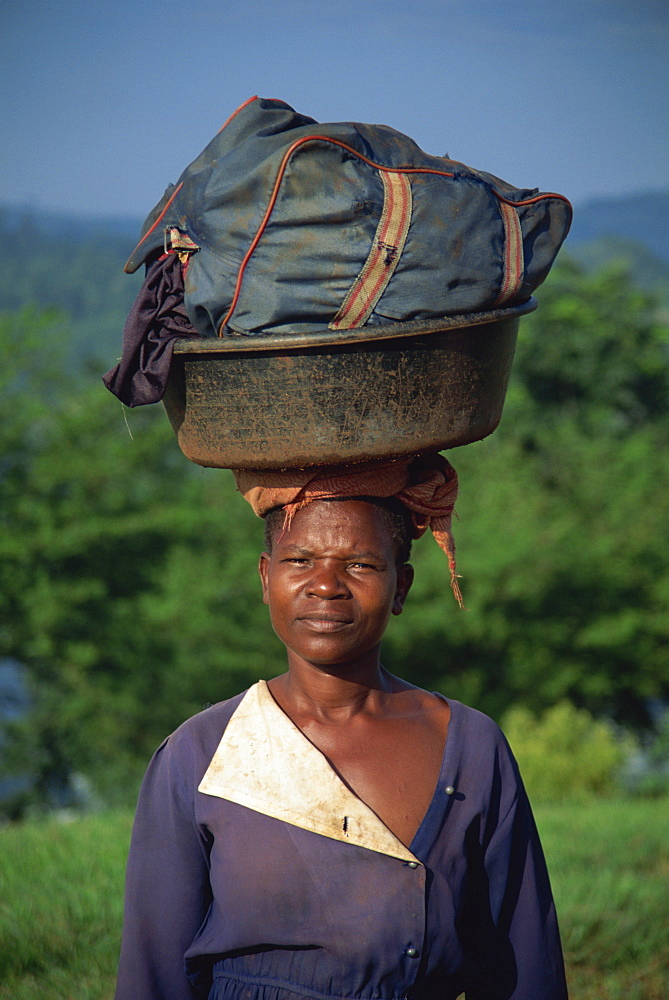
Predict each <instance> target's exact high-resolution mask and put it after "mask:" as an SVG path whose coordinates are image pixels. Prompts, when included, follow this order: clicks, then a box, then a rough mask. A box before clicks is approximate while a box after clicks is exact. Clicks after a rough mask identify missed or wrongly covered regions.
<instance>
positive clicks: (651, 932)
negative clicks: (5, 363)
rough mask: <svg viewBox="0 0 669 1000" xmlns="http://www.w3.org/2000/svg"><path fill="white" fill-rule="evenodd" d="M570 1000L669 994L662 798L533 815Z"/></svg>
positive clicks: (667, 851)
mask: <svg viewBox="0 0 669 1000" xmlns="http://www.w3.org/2000/svg"><path fill="white" fill-rule="evenodd" d="M536 816H537V823H538V826H539V830H540V833H541V839H542V842H543V845H544V850H545V853H546V857H547V858H548V865H549V869H550V873H551V882H552V885H553V893H554V895H555V901H556V906H557V911H558V917H559V920H560V927H561V931H562V939H563V947H564V951H565V958H566V962H567V973H568V978H569V984H570V991H571V995H572V997H573V998H574V1000H666V998H667V997H669V891H668V885H669V878H668V876H669V837H667V831H669V800H667V799H664V800H642V799H634V798H627V799H622V800H614V801H598V802H594V803H591V804H588V805H575V804H570V805H559V806H558V805H554V806H548V805H542V806H541V808H538V807H537V809H536Z"/></svg>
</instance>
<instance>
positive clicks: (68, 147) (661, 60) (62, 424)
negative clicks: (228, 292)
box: [0, 0, 669, 1000]
mask: <svg viewBox="0 0 669 1000" xmlns="http://www.w3.org/2000/svg"><path fill="white" fill-rule="evenodd" d="M0 32H1V34H2V38H3V58H2V60H1V62H0V81H1V83H0V86H1V87H2V94H3V100H2V113H1V114H2V136H3V138H2V143H1V144H0V220H1V222H2V232H3V233H4V238H3V240H2V241H1V246H0V257H1V263H2V266H1V269H0V311H1V315H0V340H1V348H0V349H1V350H2V356H3V363H2V368H1V370H0V580H1V596H0V757H1V759H2V761H1V762H2V773H1V776H0V814H1V815H2V816H3V817H4V818H5V819H6V820H14V821H16V820H24V819H26V818H27V819H31V818H32V819H33V820H34V819H35V818H36V817H40V816H43V815H45V814H48V813H51V812H53V811H54V810H55V811H56V812H60V813H62V810H64V809H68V810H82V811H86V810H88V811H92V810H101V809H105V810H108V809H110V808H112V807H113V808H120V809H127V808H128V807H129V806H131V805H132V803H133V802H134V799H135V796H136V792H137V788H138V783H139V780H140V778H141V774H142V772H143V769H144V767H145V765H146V762H147V759H148V757H149V755H150V754H151V752H152V750H153V749H154V747H155V746H156V745H157V744H158V743H159V742H160V741H161V739H162V738H163V737H164V736H165V735H166V734H167V733H168V732H170V731H171V729H173V728H174V727H175V726H177V725H178V724H179V723H180V722H181V721H183V719H185V718H186V717H187V716H189V715H191V714H193V713H194V712H196V711H199V710H200V709H201V708H202V707H204V706H205V705H206V704H209V703H212V702H216V701H218V700H220V699H222V698H226V697H228V696H230V695H232V694H234V693H236V692H238V691H239V690H241V689H243V688H244V687H245V686H247V685H248V684H249V683H251V682H252V681H254V680H255V679H256V678H258V677H269V676H271V675H272V674H275V673H278V672H281V671H282V670H283V669H284V663H283V653H282V649H281V648H280V647H279V644H278V642H277V641H276V640H275V639H274V637H273V634H272V632H271V629H270V626H269V623H268V620H267V615H266V609H265V608H264V606H263V605H262V604H261V602H260V591H259V585H258V582H257V577H256V569H255V567H256V562H257V555H258V552H259V551H260V548H261V536H262V531H261V529H262V525H261V523H260V522H259V521H257V520H256V519H255V518H254V516H253V514H252V513H251V511H250V509H249V508H247V506H246V505H245V503H244V502H243V501H242V500H241V498H240V497H239V495H238V494H236V493H235V490H234V484H233V481H232V477H231V475H230V473H228V472H225V471H215V470H203V469H200V468H197V467H195V466H190V465H189V463H188V462H187V461H186V459H185V458H183V456H182V455H181V453H180V451H179V449H178V447H177V445H176V442H175V440H174V438H173V435H172V432H171V430H170V428H169V425H168V423H167V419H166V417H165V415H164V413H163V411H162V407H161V406H155V407H149V408H144V409H137V410H132V411H124V410H123V408H122V407H121V405H120V403H118V401H117V400H116V399H115V398H114V397H112V396H111V395H110V394H109V393H108V392H107V391H106V390H105V389H104V387H103V386H102V383H101V381H100V375H101V374H102V373H103V372H104V371H106V370H107V369H108V368H110V367H112V365H113V364H114V363H115V361H116V359H117V358H118V356H119V353H120V343H121V333H122V328H123V322H124V318H125V315H126V314H127V311H128V309H129V307H130V305H131V303H132V301H133V299H134V296H135V295H136V293H137V290H138V288H139V285H140V283H141V280H142V276H141V275H134V276H132V277H129V276H127V275H125V274H124V273H123V270H122V268H123V263H124V261H125V259H126V258H127V256H128V255H129V253H130V251H131V250H132V248H133V246H134V245H135V242H136V240H137V238H138V235H139V230H140V228H141V224H142V221H143V219H144V217H145V216H146V215H147V214H148V212H149V210H150V209H151V208H152V207H153V205H154V204H155V203H156V202H157V201H158V200H159V198H160V197H161V195H162V193H163V190H164V188H165V187H166V186H167V184H169V183H171V182H174V181H176V179H177V178H178V176H179V174H180V173H181V171H182V170H183V168H184V167H185V166H186V165H187V164H188V163H189V162H190V161H191V160H192V159H193V158H194V157H195V156H196V155H197V153H199V151H200V150H201V149H202V148H203V147H204V146H205V145H206V143H207V142H208V141H209V140H210V139H211V138H212V136H213V135H214V133H215V132H216V131H217V130H218V128H219V127H220V125H221V124H222V123H223V121H224V120H225V119H226V118H227V117H228V115H229V114H230V113H231V112H232V111H233V110H234V109H235V108H236V107H237V106H238V105H239V104H240V103H241V102H242V101H244V100H246V98H248V97H249V96H251V95H252V94H260V95H262V96H267V97H277V98H281V99H283V100H285V101H287V102H288V103H289V104H292V105H293V106H294V107H295V108H296V109H297V110H299V111H301V112H303V113H305V114H308V115H311V116H312V117H314V118H315V119H317V120H319V121H340V120H358V121H368V122H383V123H385V124H388V125H391V126H393V127H395V128H397V129H399V130H401V131H403V132H406V133H408V134H409V135H411V136H412V137H413V138H414V139H415V140H416V141H417V142H418V143H419V144H420V145H421V146H422V147H423V148H424V149H425V150H426V151H427V152H430V153H436V154H444V153H448V155H449V156H451V157H453V158H454V159H459V160H462V161H464V162H465V163H468V164H470V165H471V166H474V167H477V168H479V169H483V170H487V171H489V172H492V173H494V174H497V175H498V176H500V177H503V178H504V179H505V180H508V181H510V182H511V183H513V184H514V185H517V186H519V187H539V188H540V189H541V190H543V191H551V190H553V191H557V192H559V193H561V194H565V195H566V196H567V197H569V198H570V200H571V201H572V202H573V204H574V210H575V217H574V226H573V229H572V232H571V234H570V236H569V238H568V240H567V243H566V244H565V247H564V249H563V251H562V252H561V254H560V257H559V260H558V264H557V265H556V267H555V268H554V271H553V273H552V274H551V276H550V278H549V280H548V281H547V282H546V284H545V285H544V286H543V287H542V288H540V289H539V291H538V293H537V299H538V301H539V309H538V311H537V312H536V313H535V314H533V315H532V316H531V317H529V318H526V319H525V320H523V321H522V324H521V335H520V338H519V346H518V351H517V355H516V362H515V368H514V374H513V379H512V384H511V387H510V389H509V394H508V398H507V405H506V409H505V414H504V417H503V420H502V424H501V426H500V428H499V430H498V431H496V432H495V434H494V435H493V436H492V437H490V438H489V439H488V440H486V441H483V442H480V443H478V444H475V445H469V446H467V447H465V448H463V449H456V450H455V451H454V452H452V453H450V455H449V458H451V460H452V461H453V463H454V464H455V466H456V468H457V469H458V471H459V474H460V482H461V498H460V501H459V504H458V513H459V521H458V522H457V523H456V526H455V532H456V542H457V545H458V566H459V570H460V572H461V573H462V576H463V580H462V587H463V592H464V595H465V601H466V604H467V607H468V609H469V610H468V611H466V612H461V611H459V610H458V608H457V606H456V605H455V603H454V602H453V601H452V599H451V597H450V589H449V586H448V572H447V568H446V567H445V565H444V560H443V557H442V556H441V554H440V553H439V551H438V550H437V549H436V546H432V545H430V544H429V542H427V541H422V542H419V543H417V544H416V546H415V553H414V559H413V561H414V563H415V565H416V567H417V574H418V575H417V583H416V586H415V589H414V591H413V592H412V595H411V598H410V601H409V603H408V605H407V609H406V612H405V614H404V615H403V616H402V617H401V618H400V619H397V620H396V621H394V622H393V624H392V627H391V630H390V632H389V634H388V638H387V642H386V645H385V650H384V662H385V663H386V665H387V666H388V667H389V668H390V669H391V670H394V671H396V672H398V673H400V674H402V676H404V677H406V678H407V679H409V680H411V681H413V682H414V683H417V684H420V685H423V686H427V687H428V688H430V689H433V690H438V691H441V692H443V693H445V694H447V695H448V696H451V697H455V698H459V699H461V700H464V701H466V702H468V703H469V704H471V705H474V706H475V707H477V708H480V709H481V710H482V711H485V712H487V713H489V714H491V715H493V716H494V717H495V718H496V719H497V720H499V721H501V722H502V723H503V724H504V726H505V729H506V731H507V732H508V734H509V736H510V739H511V742H512V745H513V746H514V749H515V750H516V752H517V754H518V756H519V758H520V760H521V765H522V767H523V770H524V772H525V775H526V780H527V783H528V785H529V787H530V791H531V793H533V796H534V798H535V800H536V801H537V802H538V803H541V802H546V803H548V804H549V805H548V806H547V808H552V806H550V803H555V802H556V801H557V800H568V801H569V802H572V803H580V804H581V805H582V804H583V803H584V802H591V801H593V800H603V799H604V798H606V797H608V798H609V799H610V800H611V801H619V797H620V796H623V797H624V800H625V801H630V800H631V799H633V800H634V801H635V802H637V803H643V802H645V801H650V800H651V799H654V800H657V801H660V800H661V801H663V802H665V804H666V798H665V797H664V796H666V790H667V786H668V783H669V774H668V767H669V723H668V721H667V705H668V700H669V532H668V531H667V526H668V524H669V517H668V514H669V499H668V498H669V490H668V488H667V484H668V483H669V450H668V448H667V444H668V443H669V441H668V438H669V420H668V417H669V366H668V363H667V362H668V360H669V329H668V327H669V241H668V239H667V232H669V177H668V175H667V169H666V164H667V162H669V131H668V129H667V125H668V115H667V111H668V104H669V70H668V62H667V59H666V52H667V42H668V40H669V15H668V11H667V6H666V3H665V2H664V0H634V2H632V0H555V2H552V3H550V4H549V3H541V2H539V3H537V2H529V0H508V2H502V0H469V2H464V0H414V2H413V3H410V4H407V3H400V2H399V0H386V2H381V0H357V2H356V0H339V2H338V3H337V4H327V3H321V2H317V0H284V2H283V3H282V4H277V3H273V2H270V0H246V2H238V0H218V2H214V0H192V2H188V0H184V2H183V3H176V2H174V0H162V2H156V0H145V2H143V3H141V4H137V3H134V2H132V3H131V2H127V0H115V2H112V0H97V2H95V3H90V2H83V0H50V2H49V0H42V2H40V0H22V2H21V3H19V2H18V0H5V2H4V3H3V4H2V6H0ZM616 797H618V798H616ZM665 815H666V811H665ZM569 822H570V823H571V822H572V820H570V821H569ZM614 822H615V821H614ZM644 857H645V855H644ZM643 864H644V865H646V867H647V860H646V861H644V862H643ZM645 906H646V914H647V913H648V912H649V910H648V907H649V906H650V904H649V903H648V902H646V904H645ZM665 915H666V908H665ZM593 919H594V918H593ZM660 922H661V921H660ZM574 933H575V934H576V932H574ZM620 935H621V938H620V940H621V941H623V939H626V940H627V941H628V942H629V939H630V932H629V927H627V929H625V927H623V928H622V929H621V931H620ZM577 936H578V935H577ZM579 940H580V944H578V941H576V938H574V942H576V943H573V948H574V949H576V948H577V944H578V946H579V947H580V946H582V945H583V940H582V939H579ZM602 947H604V946H602ZM606 947H607V948H609V951H608V952H607V954H608V955H609V961H610V953H611V947H612V946H610V942H609V943H608V944H607V945H606ZM621 947H622V945H621ZM586 951H587V948H585V950H584V952H583V954H585V952H586ZM655 952H657V948H656V949H655ZM575 954H576V951H573V955H575ZM33 960H34V957H33ZM17 961H18V959H17ZM574 961H576V959H574ZM588 961H589V959H587V960H586V959H585V958H583V962H585V963H586V964H587V962H588ZM602 961H603V960H602ZM653 961H654V960H653ZM653 961H651V960H650V959H649V958H648V956H646V958H644V959H643V961H641V959H639V962H640V963H641V964H642V965H643V966H644V968H646V969H648V968H651V967H652V968H655V966H654V965H653ZM664 961H665V962H669V960H667V959H666V950H665V958H664ZM649 962H650V965H649ZM637 964H639V963H637ZM17 967H18V966H17ZM12 968H13V967H12ZM658 968H659V966H658ZM666 968H667V965H663V966H662V969H666ZM662 969H660V971H659V972H657V970H656V972H657V975H656V980H657V982H658V983H659V981H660V978H659V977H661V976H662ZM13 974H14V973H12V975H13ZM7 975H8V976H9V975H10V973H7ZM17 975H18V974H17ZM630 975H631V974H630ZM635 975H636V973H635ZM648 975H651V974H650V973H649V974H648ZM653 975H655V973H653ZM602 976H603V973H602V972H601V969H600V979H601V977H602ZM637 978H638V977H637ZM651 978H652V977H651ZM2 981H3V980H2V966H1V965H0V996H2V995H7V996H9V995H10V994H9V993H7V994H3V993H2V989H1V984H2ZM636 981H637V980H634V982H636ZM639 981H641V980H639ZM7 982H9V979H7ZM12 982H13V983H14V985H13V986H12V987H11V989H12V990H13V992H12V993H11V995H12V997H19V996H24V995H25V996H30V995H33V994H31V993H30V992H29V987H27V986H26V987H22V989H25V990H26V991H27V992H25V993H21V992H20V990H19V988H18V986H17V985H16V984H17V982H18V980H16V981H14V980H12ZM601 982H604V980H603V979H601ZM612 982H613V980H612ZM621 982H622V980H621ZM650 982H651V979H649V978H647V979H646V981H645V985H643V984H642V986H640V987H638V990H640V992H636V993H635V992H634V989H637V987H635V986H633V984H632V979H631V978H628V980H626V981H625V984H624V985H623V986H621V987H620V989H621V990H622V991H623V992H621V993H620V996H621V997H622V996H623V995H624V996H626V997H627V998H629V997H632V998H633V997H651V996H655V995H656V994H655V993H653V992H652V989H653V988H654V987H652V986H648V983H650ZM653 982H655V980H653ZM630 984H632V985H630ZM7 988H8V989H9V987H7ZM105 988H106V987H102V986H100V987H99V989H98V988H97V987H95V988H94V987H93V986H91V987H90V988H89V987H86V989H88V992H85V991H84V992H82V993H81V994H77V996H78V995H81V996H82V997H83V996H94V995H95V996H102V995H105V994H104V989H105ZM616 988H617V987H616ZM96 989H98V991H97V992H96ZM607 989H609V987H607ZM658 989H659V987H658ZM603 990H604V987H602V992H600V993H591V994H590V993H588V994H586V993H582V994H581V995H583V996H585V995H588V996H590V995H592V996H593V997H594V996H601V997H602V998H606V1000H613V998H614V997H616V996H618V994H617V993H615V992H614V987H613V986H611V987H610V989H609V992H603ZM644 990H645V992H644ZM625 991H626V992H625ZM43 995H46V994H43ZM49 995H51V994H49ZM53 995H54V996H55V995H63V996H66V995H67V996H68V997H70V996H74V995H75V994H74V993H69V992H68V993H62V994H58V993H54V994H53ZM659 995H660V994H659V992H658V993H657V996H658V997H659Z"/></svg>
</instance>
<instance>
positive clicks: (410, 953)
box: [405, 948, 418, 958]
mask: <svg viewBox="0 0 669 1000" xmlns="http://www.w3.org/2000/svg"><path fill="white" fill-rule="evenodd" d="M405 954H406V955H407V956H408V957H409V958H416V957H417V956H418V949H417V948H407V950H406V953H405Z"/></svg>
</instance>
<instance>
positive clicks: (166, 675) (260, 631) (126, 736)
mask: <svg viewBox="0 0 669 1000" xmlns="http://www.w3.org/2000/svg"><path fill="white" fill-rule="evenodd" d="M55 323H56V319H55V317H53V316H46V317H41V318H40V317H38V316H36V315H35V314H33V313H27V314H24V315H23V316H21V317H19V318H18V319H17V318H16V317H5V318H4V320H3V322H2V324H0V340H1V346H2V349H3V355H4V356H5V357H6V358H9V359H10V361H11V364H8V365H7V366H6V367H5V369H4V370H3V380H4V384H3V393H2V396H1V398H0V435H1V436H2V442H1V443H2V453H3V466H2V472H1V474H0V495H1V499H2V528H3V530H2V535H1V540H0V567H1V568H0V574H1V575H0V579H1V581H2V598H1V603H0V656H8V657H12V658H15V659H16V660H18V661H19V662H20V663H22V664H23V665H24V667H25V669H26V671H27V676H28V678H29V681H30V687H31V692H32V698H33V710H32V712H31V713H30V715H29V717H27V718H26V719H25V720H22V721H21V722H19V723H17V724H13V725H12V726H11V733H9V734H8V735H6V736H5V741H7V740H9V743H7V744H6V752H5V756H12V755H13V758H14V766H15V770H21V771H22V772H23V773H26V774H29V775H30V776H31V778H32V779H33V781H34V782H35V789H36V793H37V796H38V797H41V798H44V797H45V796H47V795H48V794H49V791H50V790H53V788H54V787H55V786H57V785H58V783H59V782H61V783H62V781H64V780H65V777H66V775H68V774H69V773H70V772H71V771H73V770H75V771H83V772H85V773H87V774H89V775H92V776H93V778H94V779H95V782H96V784H97V786H98V787H99V788H100V789H101V790H103V792H104V793H105V795H107V796H110V795H111V794H112V792H113V789H114V787H122V785H123V776H124V775H126V776H127V775H128V774H130V773H134V772H135V770H136V769H137V768H138V766H140V765H139V762H140V761H141V763H142V765H143V764H144V763H145V762H146V759H147V757H148V755H149V753H150V752H151V750H152V749H153V748H154V747H155V745H156V744H157V743H158V742H159V741H160V739H161V738H162V737H163V736H165V735H166V734H167V733H168V732H169V731H170V730H171V729H172V728H174V726H176V725H177V724H179V723H180V722H181V721H182V720H183V719H184V718H186V717H187V716H188V715H190V714H192V713H193V712H195V711H197V710H198V709H200V708H202V707H203V706H204V705H205V704H206V703H209V702H213V701H216V700H219V699H220V698H222V697H226V696H229V695H231V694H233V693H235V692H236V691H238V690H240V689H242V688H243V687H244V686H245V684H247V683H248V682H249V680H252V679H255V678H256V677H257V676H258V675H259V674H261V673H263V672H267V671H268V670H269V671H270V672H271V671H272V669H276V666H275V664H274V663H273V661H272V653H271V650H272V644H271V641H268V639H269V634H270V630H269V628H268V626H267V625H266V623H265V618H266V615H265V611H264V608H263V606H262V605H261V603H260V601H259V599H258V593H259V585H258V583H257V580H256V578H255V575H254V565H255V561H256V559H257V553H258V551H259V549H260V547H261V537H262V531H261V528H262V525H261V523H260V522H259V521H257V519H256V518H255V517H254V516H253V514H252V513H251V511H250V510H248V509H247V508H246V505H245V504H244V502H243V501H242V500H241V498H240V497H239V496H237V495H235V493H234V487H233V483H232V478H231V476H230V474H229V473H224V472H215V471H210V472H209V473H205V472H204V471H203V470H200V469H197V468H196V467H194V466H189V464H188V463H187V462H186V460H185V459H184V458H183V456H182V455H181V454H180V452H179V450H178V448H177V447H176V445H175V442H174V438H173V435H172V432H171V430H170V428H169V425H168V423H167V420H166V418H165V416H164V415H163V414H162V413H161V412H160V411H159V410H157V409H155V410H150V409H145V410H137V411H132V412H131V413H130V414H129V415H128V422H129V424H130V428H131V430H132V437H131V436H130V434H129V433H128V429H127V427H126V422H125V419H124V413H123V410H122V408H121V406H120V404H118V403H116V402H115V401H114V400H113V399H112V397H111V396H110V395H109V394H108V393H107V391H106V390H105V389H104V387H103V386H102V384H101V383H100V382H99V379H98V380H97V384H91V385H88V386H85V387H84V388H82V387H81V384H80V383H74V382H72V383H70V382H69V380H68V379H67V378H66V377H65V375H64V374H63V369H62V368H60V367H59V366H58V363H57V361H56V360H55V359H54V356H53V352H52V351H51V350H49V351H48V352H46V351H45V350H44V345H45V343H50V342H51V341H50V338H51V335H52V334H54V332H55V331H54V324H55ZM242 567H243V568H242Z"/></svg>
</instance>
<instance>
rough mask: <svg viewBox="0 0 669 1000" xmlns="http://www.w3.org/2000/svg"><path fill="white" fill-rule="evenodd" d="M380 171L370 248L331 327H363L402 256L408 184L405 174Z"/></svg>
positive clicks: (407, 216) (408, 210)
mask: <svg viewBox="0 0 669 1000" xmlns="http://www.w3.org/2000/svg"><path fill="white" fill-rule="evenodd" d="M379 172H380V174H381V180H382V181H383V211H382V212H381V219H380V221H379V224H378V226H377V229H376V233H375V234H374V240H373V242H372V249H371V250H370V251H369V255H368V257H367V260H366V261H365V263H364V266H363V268H362V270H361V272H360V274H359V275H358V277H357V278H356V279H355V281H354V282H353V284H352V285H351V287H350V289H349V291H348V294H347V295H346V298H345V299H344V301H343V302H342V304H341V307H340V308H339V310H338V312H337V314H336V315H335V316H334V318H333V319H332V320H331V321H330V323H329V324H328V326H329V329H330V330H352V329H355V328H357V327H360V326H364V324H365V323H366V322H367V320H368V319H369V317H370V315H371V313H372V310H373V309H374V306H375V305H376V303H377V302H378V301H379V299H380V298H381V296H382V295H383V293H384V291H385V289H386V287H387V285H388V282H389V281H390V279H391V278H392V276H393V273H394V271H395V268H396V267H397V264H398V262H399V259H400V257H401V256H402V251H403V249H404V244H405V242H406V238H407V233H408V231H409V224H410V222H411V205H412V200H411V184H410V183H409V178H408V177H407V175H406V174H404V173H400V172H398V171H389V170H381V171H379Z"/></svg>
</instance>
